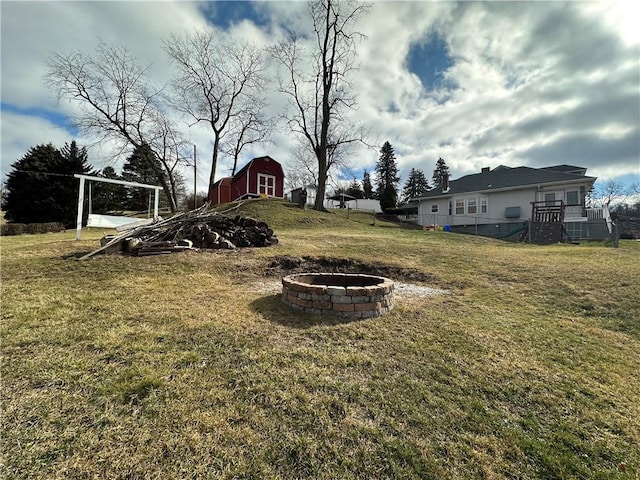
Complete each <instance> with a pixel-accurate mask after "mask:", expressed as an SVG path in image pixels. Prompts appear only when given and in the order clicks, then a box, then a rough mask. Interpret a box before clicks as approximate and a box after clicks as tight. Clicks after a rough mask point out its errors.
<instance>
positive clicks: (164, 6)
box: [0, 0, 640, 191]
mask: <svg viewBox="0 0 640 480" xmlns="http://www.w3.org/2000/svg"><path fill="white" fill-rule="evenodd" d="M0 17H1V49H2V50H1V70H0V73H1V105H0V120H1V132H0V142H1V159H0V160H1V165H0V167H1V172H2V176H3V178H4V175H6V173H7V172H8V171H10V167H11V164H13V163H14V162H15V161H17V160H19V159H20V158H22V156H24V154H25V153H26V152H27V151H28V149H29V148H30V147H33V146H36V145H39V144H47V143H50V142H51V143H53V144H54V145H55V146H57V147H62V146H63V145H64V144H65V142H70V141H71V140H73V139H75V140H76V141H77V142H78V144H79V145H81V146H82V145H87V146H90V148H89V163H90V164H91V165H93V167H94V168H97V169H102V168H104V167H106V166H109V165H110V166H114V167H115V168H116V169H119V167H121V165H122V163H123V161H124V160H125V157H126V155H125V156H123V155H117V154H116V153H115V152H114V150H113V148H111V146H110V145H109V144H108V143H103V144H101V145H98V144H96V138H93V137H88V136H86V135H85V134H84V132H82V131H79V130H78V129H76V128H75V127H74V125H73V122H72V118H73V116H74V114H75V113H76V112H77V111H78V110H77V109H78V105H77V104H74V103H72V102H69V101H67V100H61V101H59V100H58V99H57V98H56V96H55V93H54V92H52V91H50V90H49V89H48V88H47V86H46V84H45V82H44V76H45V74H46V72H47V62H48V59H49V58H50V56H51V54H52V53H54V52H55V53H60V54H69V53H72V52H76V51H80V52H82V53H85V54H93V53H94V51H95V48H96V46H97V45H98V43H99V42H100V41H102V42H105V43H107V44H110V45H116V46H121V47H124V48H126V49H127V50H128V51H129V52H131V54H132V55H134V56H135V57H136V59H137V60H138V61H139V63H140V64H141V65H145V66H146V65H149V66H150V69H149V72H150V75H151V76H152V79H153V82H154V84H156V85H165V84H168V83H169V82H170V81H171V78H172V75H173V70H172V67H171V66H170V64H169V62H168V59H167V56H166V54H165V52H164V50H163V48H162V42H163V41H164V40H166V39H168V37H169V35H170V34H175V35H178V36H180V35H185V34H189V33H193V32H194V31H195V30H205V29H210V30H213V31H214V32H215V33H216V35H219V36H220V38H228V39H238V40H243V41H249V42H251V43H252V44H254V45H256V46H260V47H262V46H264V47H267V46H269V45H273V44H275V43H277V42H278V41H280V40H281V39H282V38H284V36H285V35H286V32H287V30H288V29H291V28H295V29H296V30H298V31H300V32H302V33H304V32H305V31H308V29H309V28H310V21H309V17H308V11H307V4H306V3H304V2H299V1H290V2H281V1H262V2H246V1H228V2H189V1H178V2H170V1H163V2H154V1H113V2H97V1H47V2H38V1H10V0H3V1H2V2H0ZM638 18H640V2H637V1H636V0H611V1H602V2H577V1H571V2H561V1H553V2H542V1H535V2H533V1H532V2H506V1H500V2H447V1H439V2H430V1H421V2H418V1H413V2H404V1H394V2H386V1H375V2H373V3H372V4H371V9H370V11H369V13H368V14H367V15H366V16H364V17H363V18H361V19H360V21H359V23H358V24H357V26H356V29H357V31H358V32H360V33H362V34H364V37H363V38H362V39H361V40H360V41H359V43H358V45H357V48H358V56H357V58H358V67H359V68H358V70H357V71H355V72H353V74H352V77H351V82H352V86H353V92H354V93H355V94H356V96H357V100H358V108H357V110H355V111H353V112H351V114H350V117H351V118H352V119H353V120H354V121H356V122H361V123H362V124H364V125H365V126H366V127H367V129H368V132H369V134H368V137H367V141H368V143H369V144H370V145H372V146H371V147H368V148H367V147H363V148H360V149H358V150H356V151H354V152H352V154H351V156H350V157H349V160H348V163H349V165H350V169H349V170H348V171H345V177H346V178H345V179H346V180H351V179H352V178H357V179H361V178H362V172H363V170H365V169H366V170H367V171H369V172H371V171H372V170H373V169H374V168H375V163H376V160H377V159H378V156H379V147H380V146H382V144H383V143H384V142H385V141H388V142H390V143H391V145H392V146H393V148H394V151H395V154H396V160H397V163H398V166H399V169H400V174H401V176H402V181H401V182H402V183H404V181H405V180H406V178H407V175H408V173H409V171H410V170H411V169H412V168H416V169H420V170H422V171H423V172H424V173H425V175H426V176H427V178H429V179H430V178H431V174H432V173H433V170H434V168H435V164H436V161H437V160H438V158H440V157H442V158H444V159H445V161H446V163H447V165H448V166H449V168H450V171H451V174H452V178H453V179H455V178H459V177H461V176H464V175H468V174H473V173H479V172H480V170H481V169H482V168H483V167H491V168H495V167H497V166H498V165H508V166H512V167H517V166H529V167H545V166H551V165H558V164H570V165H577V166H582V167H587V168H588V171H587V174H588V175H590V176H596V177H598V182H599V183H601V184H602V183H604V182H609V181H616V182H619V183H621V184H623V185H631V184H632V183H634V182H640V29H639V28H637V25H636V24H635V22H636V21H637V19H638ZM271 63H272V64H273V62H271ZM272 73H273V72H272ZM268 98H269V100H270V104H269V107H268V111H269V113H271V114H273V115H279V114H281V113H282V108H283V105H284V104H285V103H286V102H285V101H284V100H283V98H282V97H278V94H277V93H276V89H275V83H274V85H273V91H270V92H269V93H268ZM176 120H177V121H178V122H179V124H180V125H181V128H183V131H184V134H185V136H186V137H188V138H189V140H190V141H191V142H192V143H193V144H195V145H196V146H197V151H198V167H199V170H198V175H197V177H198V190H199V191H205V190H206V185H207V180H208V177H209V167H210V160H209V159H210V157H211V151H212V145H213V139H212V135H211V133H210V130H209V129H208V128H207V127H206V126H205V125H196V126H192V127H189V126H188V124H187V121H186V119H182V118H179V117H178V114H177V113H176ZM294 150H295V139H294V137H293V135H292V134H291V133H290V132H289V131H288V130H287V127H286V126H285V125H283V124H280V125H279V126H278V127H277V129H276V131H275V132H274V135H273V141H272V143H270V144H267V145H260V146H256V147H253V148H252V149H251V150H248V151H246V152H245V153H244V154H243V156H242V158H241V160H240V164H241V165H243V164H244V163H246V162H248V161H249V160H250V159H251V158H252V157H254V156H261V155H269V156H271V157H273V158H274V159H276V160H278V161H279V162H280V163H282V164H283V166H284V169H285V174H286V172H287V168H293V153H294ZM228 167H229V162H228V160H226V159H223V160H222V161H221V163H220V165H219V168H218V171H217V178H220V177H222V176H226V175H228V173H229V172H228ZM183 174H184V177H185V180H186V182H187V185H193V172H192V169H185V170H184V172H183Z"/></svg>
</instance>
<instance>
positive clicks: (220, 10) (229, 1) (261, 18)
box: [199, 0, 269, 30]
mask: <svg viewBox="0 0 640 480" xmlns="http://www.w3.org/2000/svg"><path fill="white" fill-rule="evenodd" d="M199 8H200V11H201V12H202V14H203V15H204V17H205V18H206V19H207V21H208V22H210V23H212V24H213V25H216V26H218V27H221V28H223V29H225V30H228V29H229V28H230V27H231V26H232V25H235V24H237V23H240V22H241V21H242V20H245V19H247V20H250V21H252V22H253V23H255V24H256V25H258V26H266V25H268V23H269V18H268V17H267V16H265V15H264V14H263V13H262V12H261V10H260V9H258V8H256V5H255V3H254V2H247V1H244V0H223V1H216V2H202V3H201V4H200V5H199Z"/></svg>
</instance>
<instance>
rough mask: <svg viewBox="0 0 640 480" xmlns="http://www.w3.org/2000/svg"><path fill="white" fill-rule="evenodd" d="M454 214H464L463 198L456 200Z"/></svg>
mask: <svg viewBox="0 0 640 480" xmlns="http://www.w3.org/2000/svg"><path fill="white" fill-rule="evenodd" d="M456 215H464V200H462V199H461V200H456Z"/></svg>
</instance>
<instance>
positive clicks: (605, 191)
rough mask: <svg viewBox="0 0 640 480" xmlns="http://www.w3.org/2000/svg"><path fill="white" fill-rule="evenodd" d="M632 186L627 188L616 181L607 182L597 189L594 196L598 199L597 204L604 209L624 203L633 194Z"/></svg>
mask: <svg viewBox="0 0 640 480" xmlns="http://www.w3.org/2000/svg"><path fill="white" fill-rule="evenodd" d="M634 188H635V187H634V185H631V186H630V187H629V188H625V186H624V185H623V184H622V183H620V182H618V181H616V180H609V181H607V182H605V183H603V184H602V185H600V186H599V188H597V190H596V193H595V196H596V197H597V199H598V203H601V204H602V205H604V206H606V207H611V206H613V204H616V203H625V201H626V200H627V198H628V197H629V196H631V195H633V193H634Z"/></svg>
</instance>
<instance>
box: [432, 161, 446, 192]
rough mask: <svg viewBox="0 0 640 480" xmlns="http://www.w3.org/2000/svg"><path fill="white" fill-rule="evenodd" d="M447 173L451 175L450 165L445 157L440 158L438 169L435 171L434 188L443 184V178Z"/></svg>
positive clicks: (437, 164) (437, 163)
mask: <svg viewBox="0 0 640 480" xmlns="http://www.w3.org/2000/svg"><path fill="white" fill-rule="evenodd" d="M445 175H447V176H448V175H450V173H449V167H448V165H447V163H446V162H445V161H444V159H443V158H438V161H437V162H436V169H435V170H434V171H433V177H432V180H433V188H437V187H441V186H442V179H443V177H444V176H445Z"/></svg>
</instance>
